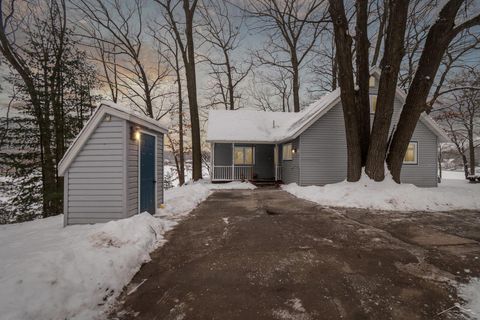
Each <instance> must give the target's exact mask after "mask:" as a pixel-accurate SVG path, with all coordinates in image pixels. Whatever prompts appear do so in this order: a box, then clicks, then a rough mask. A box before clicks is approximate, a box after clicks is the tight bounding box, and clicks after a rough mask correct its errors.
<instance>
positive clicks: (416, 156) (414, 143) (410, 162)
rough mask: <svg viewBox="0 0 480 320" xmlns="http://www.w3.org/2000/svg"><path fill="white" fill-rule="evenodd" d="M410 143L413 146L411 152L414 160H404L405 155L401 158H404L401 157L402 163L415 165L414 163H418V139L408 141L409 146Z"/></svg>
mask: <svg viewBox="0 0 480 320" xmlns="http://www.w3.org/2000/svg"><path fill="white" fill-rule="evenodd" d="M411 144H413V146H414V149H413V150H414V153H413V154H414V160H413V161H406V160H405V157H403V158H404V159H403V164H413V165H416V164H418V141H410V142H409V143H408V145H409V146H410V145H411ZM407 150H408V149H407ZM405 155H406V153H405Z"/></svg>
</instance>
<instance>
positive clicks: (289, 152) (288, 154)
mask: <svg viewBox="0 0 480 320" xmlns="http://www.w3.org/2000/svg"><path fill="white" fill-rule="evenodd" d="M282 159H283V160H292V159H293V149H292V144H291V143H286V144H284V145H283V147H282Z"/></svg>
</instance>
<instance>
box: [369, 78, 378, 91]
mask: <svg viewBox="0 0 480 320" xmlns="http://www.w3.org/2000/svg"><path fill="white" fill-rule="evenodd" d="M376 86H377V79H376V78H375V77H374V76H370V77H369V78H368V87H369V88H375V87H376Z"/></svg>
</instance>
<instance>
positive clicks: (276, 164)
mask: <svg viewBox="0 0 480 320" xmlns="http://www.w3.org/2000/svg"><path fill="white" fill-rule="evenodd" d="M273 152H275V154H274V155H273V170H275V181H278V177H277V166H278V144H275V147H274V148H273Z"/></svg>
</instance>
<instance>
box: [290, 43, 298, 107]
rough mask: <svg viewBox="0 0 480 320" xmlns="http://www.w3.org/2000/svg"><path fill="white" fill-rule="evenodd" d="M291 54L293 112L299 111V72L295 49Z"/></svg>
mask: <svg viewBox="0 0 480 320" xmlns="http://www.w3.org/2000/svg"><path fill="white" fill-rule="evenodd" d="M291 55H292V58H291V60H292V71H293V74H292V93H293V112H300V72H299V70H298V59H297V52H296V50H295V51H293V50H292V52H291Z"/></svg>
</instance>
